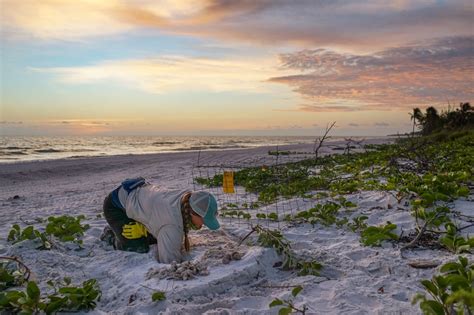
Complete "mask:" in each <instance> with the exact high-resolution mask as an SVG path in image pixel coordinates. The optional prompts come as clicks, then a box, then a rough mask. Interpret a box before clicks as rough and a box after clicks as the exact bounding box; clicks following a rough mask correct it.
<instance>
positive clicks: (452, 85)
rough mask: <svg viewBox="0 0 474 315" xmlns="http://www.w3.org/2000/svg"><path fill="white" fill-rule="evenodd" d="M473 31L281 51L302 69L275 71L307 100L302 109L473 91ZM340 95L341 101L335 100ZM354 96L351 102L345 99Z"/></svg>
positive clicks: (425, 99)
mask: <svg viewBox="0 0 474 315" xmlns="http://www.w3.org/2000/svg"><path fill="white" fill-rule="evenodd" d="M473 58H474V36H471V37H451V38H443V39H437V40H431V41H423V42H418V43H414V44H411V45H406V46H401V47H395V48H390V49H385V50H382V51H379V52H376V53H373V54H366V55H353V54H343V53H337V52H334V51H330V50H326V49H315V50H303V51H299V52H295V53H288V54H282V55H281V56H280V59H281V64H282V68H283V69H285V70H289V69H293V70H294V71H298V72H299V73H296V74H293V75H285V76H278V77H272V78H270V79H269V81H270V82H276V83H282V84H285V85H288V86H290V87H292V88H293V89H294V91H295V92H297V93H299V94H300V95H301V96H302V97H304V98H305V99H306V100H307V104H304V105H301V106H300V107H299V110H300V111H307V112H318V111H361V110H395V109H397V110H399V109H406V108H412V107H413V106H420V105H425V104H427V103H433V104H439V103H445V102H446V100H447V99H453V98H454V99H458V100H470V99H472V97H473V96H474V87H473V84H472V73H473V71H474V59H473ZM335 99H339V100H340V105H335V104H334V100H335ZM345 102H350V103H351V105H350V106H348V105H346V104H344V103H345Z"/></svg>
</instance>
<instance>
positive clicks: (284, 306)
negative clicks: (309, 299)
mask: <svg viewBox="0 0 474 315" xmlns="http://www.w3.org/2000/svg"><path fill="white" fill-rule="evenodd" d="M302 290H303V287H302V286H300V285H299V286H296V287H294V288H293V289H292V290H291V297H290V298H288V299H279V298H275V299H273V300H272V301H271V302H270V304H269V305H268V306H269V307H270V308H272V307H277V306H279V307H280V309H279V310H278V314H279V315H287V314H291V313H294V312H296V313H301V314H306V311H307V310H308V307H307V306H306V305H303V306H299V307H296V305H295V302H294V299H295V298H296V296H297V295H298V294H299V293H300V292H301V291H302Z"/></svg>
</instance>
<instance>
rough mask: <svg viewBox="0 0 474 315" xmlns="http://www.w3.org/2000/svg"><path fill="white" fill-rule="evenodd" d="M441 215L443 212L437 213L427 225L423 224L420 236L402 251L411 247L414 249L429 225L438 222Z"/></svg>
mask: <svg viewBox="0 0 474 315" xmlns="http://www.w3.org/2000/svg"><path fill="white" fill-rule="evenodd" d="M440 215H441V212H438V213H436V215H435V216H434V217H432V218H431V219H429V220H426V221H425V224H423V227H422V228H421V230H420V232H419V233H418V235H417V236H416V237H415V238H414V239H413V240H412V241H411V242H410V243H408V244H407V245H405V246H403V247H402V248H401V249H402V250H403V249H407V248H410V247H413V246H415V245H416V243H417V242H418V241H419V240H420V238H421V236H422V235H423V233H425V230H426V228H427V227H428V225H429V224H431V222H433V221H434V220H436V219H437V218H438V216H440Z"/></svg>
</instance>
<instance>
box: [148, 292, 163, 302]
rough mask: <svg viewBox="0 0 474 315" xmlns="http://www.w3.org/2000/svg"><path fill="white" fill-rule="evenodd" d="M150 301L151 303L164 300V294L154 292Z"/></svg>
mask: <svg viewBox="0 0 474 315" xmlns="http://www.w3.org/2000/svg"><path fill="white" fill-rule="evenodd" d="M151 300H152V301H153V302H156V301H163V300H166V295H165V292H163V291H156V292H154V293H153V294H152V295H151Z"/></svg>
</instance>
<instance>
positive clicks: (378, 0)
mask: <svg viewBox="0 0 474 315" xmlns="http://www.w3.org/2000/svg"><path fill="white" fill-rule="evenodd" d="M473 13H474V2H473V1H472V0H446V1H444V0H387V1H384V0H366V1H363V0H241V1H232V0H199V1H198V0H190V1H188V0H162V1H159V0H133V1H132V0H74V1H71V0H39V1H37V0H0V17H1V21H0V31H1V32H0V40H1V42H0V44H1V46H0V47H1V49H0V53H1V55H0V101H1V103H0V135H308V136H314V135H319V134H321V133H322V131H323V130H324V129H325V128H326V126H327V125H328V124H330V123H331V122H333V121H336V128H335V129H334V131H333V135H345V136H350V135H354V136H365V135H366V136H378V135H380V136H381V135H386V134H393V133H397V132H407V131H410V130H411V128H412V122H411V121H410V116H409V112H410V111H412V109H413V107H420V108H422V109H424V108H426V107H428V106H435V107H438V108H445V107H447V106H448V105H450V106H458V104H459V103H460V102H469V101H470V102H472V98H473V95H474V71H473V70H474V14H473Z"/></svg>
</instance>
